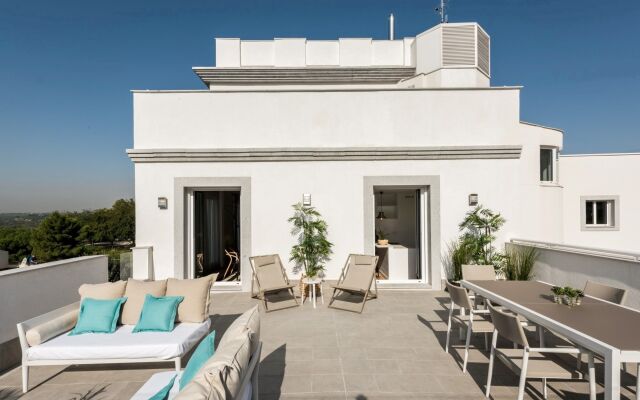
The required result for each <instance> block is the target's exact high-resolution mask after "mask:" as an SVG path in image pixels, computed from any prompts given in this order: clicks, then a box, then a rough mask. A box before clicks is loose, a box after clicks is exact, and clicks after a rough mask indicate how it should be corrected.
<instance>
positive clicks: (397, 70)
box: [193, 67, 416, 85]
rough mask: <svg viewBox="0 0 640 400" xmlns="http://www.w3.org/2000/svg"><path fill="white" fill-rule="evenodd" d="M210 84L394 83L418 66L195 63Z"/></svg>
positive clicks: (410, 73) (202, 77)
mask: <svg viewBox="0 0 640 400" xmlns="http://www.w3.org/2000/svg"><path fill="white" fill-rule="evenodd" d="M193 72H195V73H196V75H198V77H199V78H200V79H202V81H203V82H204V83H206V84H207V85H209V84H214V85H255V84H341V83H342V84H344V83H351V84H353V83H379V84H385V83H386V84H393V83H398V82H399V81H401V80H403V79H407V78H409V77H412V76H414V75H415V73H416V69H415V68H414V67H409V68H407V67H328V68H327V67H313V68H308V67H307V68H217V67H193Z"/></svg>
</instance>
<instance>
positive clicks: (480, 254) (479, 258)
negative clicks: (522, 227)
mask: <svg viewBox="0 0 640 400" xmlns="http://www.w3.org/2000/svg"><path fill="white" fill-rule="evenodd" d="M505 222H506V220H505V219H504V218H503V217H502V215H500V213H496V212H493V211H492V210H490V209H488V208H483V207H482V206H481V205H478V206H477V207H476V208H474V209H473V210H472V211H469V212H468V213H467V214H466V216H465V218H464V220H462V222H461V223H460V225H459V228H460V231H463V235H462V238H461V240H463V241H465V242H466V243H469V245H470V246H472V247H473V256H472V258H473V261H474V262H475V263H476V264H484V265H496V264H499V263H500V261H501V258H502V254H500V253H499V252H497V251H496V249H495V248H494V247H493V241H494V240H495V235H494V233H495V232H497V231H498V230H499V229H500V228H501V227H502V225H504V223H505Z"/></svg>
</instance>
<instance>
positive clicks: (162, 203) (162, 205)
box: [158, 197, 169, 210]
mask: <svg viewBox="0 0 640 400" xmlns="http://www.w3.org/2000/svg"><path fill="white" fill-rule="evenodd" d="M167 207H169V202H168V201H167V198H166V197H158V208H159V209H161V210H166V209H167Z"/></svg>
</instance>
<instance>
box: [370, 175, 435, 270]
mask: <svg viewBox="0 0 640 400" xmlns="http://www.w3.org/2000/svg"><path fill="white" fill-rule="evenodd" d="M423 193H424V190H423V189H420V188H399V187H385V186H376V187H374V212H375V239H376V244H375V254H376V255H377V256H378V257H379V260H378V266H377V268H376V279H378V281H379V282H406V281H417V280H421V279H422V278H423V271H422V270H423V265H422V258H423V257H422V243H423V239H422V229H423V224H422V223H421V221H422V215H423V206H422V204H423V200H422V199H423Z"/></svg>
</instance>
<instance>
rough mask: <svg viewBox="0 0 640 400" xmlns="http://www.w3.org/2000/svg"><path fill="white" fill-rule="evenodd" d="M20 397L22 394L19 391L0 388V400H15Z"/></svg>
mask: <svg viewBox="0 0 640 400" xmlns="http://www.w3.org/2000/svg"><path fill="white" fill-rule="evenodd" d="M21 396H22V392H21V391H20V390H19V389H14V388H0V400H15V399H19V398H20V397H21Z"/></svg>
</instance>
